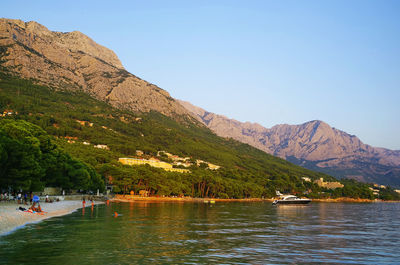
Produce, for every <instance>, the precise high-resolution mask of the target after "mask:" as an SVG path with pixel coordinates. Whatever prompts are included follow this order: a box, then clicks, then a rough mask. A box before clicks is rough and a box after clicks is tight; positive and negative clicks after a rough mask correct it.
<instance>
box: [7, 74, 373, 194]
mask: <svg viewBox="0 0 400 265" xmlns="http://www.w3.org/2000/svg"><path fill="white" fill-rule="evenodd" d="M0 79H1V80H0V111H4V110H11V111H12V112H13V113H14V114H12V115H10V116H7V117H3V118H2V119H12V120H16V121H19V120H25V121H28V122H30V123H33V124H36V125H38V126H40V127H41V128H42V129H43V130H44V131H46V132H47V133H48V134H50V135H52V136H54V137H53V139H54V141H55V142H56V143H57V145H58V146H60V147H61V148H62V150H63V151H62V152H64V154H65V155H66V154H67V153H68V154H70V155H71V157H73V158H71V157H70V159H71V160H73V161H75V162H76V163H80V164H81V165H84V166H86V168H87V170H88V171H87V172H88V173H89V175H90V174H94V173H90V172H89V171H90V169H91V168H93V169H95V171H96V173H97V174H101V175H102V177H103V178H104V179H105V180H106V182H108V181H111V183H112V184H113V189H114V191H115V192H129V191H130V190H133V191H135V192H137V191H139V190H142V189H145V190H147V191H148V192H150V193H151V194H154V195H188V196H195V197H221V198H246V197H262V196H264V197H272V196H274V195H275V191H276V190H279V191H281V192H290V193H297V194H309V196H311V197H321V196H339V192H341V195H343V196H351V197H355V198H357V197H363V198H372V197H373V195H372V193H371V191H370V190H369V189H368V186H367V185H364V184H360V183H353V184H351V187H352V188H354V187H357V188H356V189H354V192H351V193H349V192H348V188H346V186H347V185H346V184H345V185H346V186H345V188H343V189H340V190H336V191H333V190H324V189H322V188H320V187H318V186H317V185H316V184H314V183H312V182H306V181H303V179H302V177H307V178H310V179H311V180H314V179H317V178H320V177H323V178H324V179H325V180H334V178H332V177H330V176H328V175H325V174H323V173H318V172H313V171H310V170H306V169H304V168H302V167H299V166H295V165H293V164H291V163H289V162H287V161H285V160H282V159H280V158H277V157H274V156H271V155H268V154H266V153H264V152H262V151H260V150H258V149H255V148H253V147H250V146H249V145H246V144H242V143H239V142H238V141H235V140H232V139H224V138H221V137H218V136H216V135H215V134H213V133H212V132H211V131H210V130H209V129H207V128H205V127H204V126H202V125H200V124H198V123H197V122H195V121H194V120H193V119H192V118H190V117H176V120H179V121H180V122H177V121H176V120H174V119H171V118H168V117H165V116H163V115H161V114H159V113H146V114H143V113H132V112H129V111H124V110H119V109H116V108H113V107H111V106H110V105H108V104H107V103H105V102H101V101H98V100H96V99H93V98H91V97H90V96H88V95H87V94H85V93H83V92H79V91H76V92H71V91H59V90H55V89H51V88H47V87H43V86H38V85H33V84H32V83H31V82H30V81H27V80H23V79H19V78H15V77H11V76H9V75H6V74H5V73H0ZM16 112H18V114H15V113H16ZM78 121H87V123H85V124H84V125H82V123H79V122H78ZM91 123H93V124H92V125H91ZM68 141H69V142H68ZM83 142H87V143H90V144H89V145H87V144H83ZM97 144H102V145H107V146H108V148H109V150H104V149H98V148H94V146H93V145H97ZM57 150H59V149H57ZM136 150H142V151H143V152H144V153H145V155H144V157H151V156H155V155H156V153H157V151H159V150H165V151H167V152H170V153H173V154H176V155H179V156H182V157H187V156H190V157H192V158H193V159H202V160H205V161H208V162H211V163H213V164H216V165H220V166H221V169H219V170H216V171H211V170H208V169H204V168H198V167H192V168H191V171H192V173H190V174H181V173H175V172H166V171H164V170H161V169H157V168H152V167H150V166H140V167H129V166H124V165H122V164H120V163H118V162H117V160H118V158H119V157H126V156H134V155H135V153H136ZM77 161H81V162H77ZM53 168H54V170H55V168H58V166H54V167H53ZM3 175H4V174H3ZM52 176H53V177H54V178H55V179H57V177H56V175H54V174H53V173H51V174H49V175H47V177H41V179H42V180H45V181H44V182H42V184H45V185H47V184H51V185H61V184H59V182H57V181H55V180H54V181H53V182H51V180H50V179H51V178H52ZM8 178H11V177H10V176H9V177H8ZM1 183H3V182H1ZM6 184H7V183H6ZM2 187H4V184H2ZM82 188H83V189H87V188H88V186H82ZM89 188H90V187H89Z"/></svg>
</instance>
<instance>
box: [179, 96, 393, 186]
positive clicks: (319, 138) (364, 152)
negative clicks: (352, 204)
mask: <svg viewBox="0 0 400 265" xmlns="http://www.w3.org/2000/svg"><path fill="white" fill-rule="evenodd" d="M179 102H180V103H181V104H182V105H183V106H184V107H186V108H187V109H188V110H189V111H191V112H192V114H193V116H194V117H195V118H196V119H197V120H199V121H200V122H202V123H203V124H204V125H206V126H207V127H209V128H210V129H211V130H212V131H214V132H215V133H216V134H217V135H219V136H222V137H231V138H233V139H236V140H239V141H241V142H244V143H247V144H250V145H252V146H254V147H256V148H258V149H260V150H263V151H265V152H267V153H269V154H272V155H276V156H279V157H281V158H284V159H287V160H289V161H290V162H294V163H295V164H298V165H302V166H305V167H307V168H309V169H313V170H319V171H322V172H325V173H329V174H332V175H334V176H336V177H348V178H355V179H357V180H361V181H365V182H378V183H383V184H392V185H400V151H399V150H390V149H386V148H381V147H372V146H370V145H367V144H364V143H363V142H362V141H361V140H360V139H359V138H358V137H357V136H355V135H351V134H348V133H346V132H344V131H341V130H339V129H336V128H333V127H331V126H329V125H328V124H327V123H325V122H323V121H320V120H313V121H309V122H305V123H303V124H299V125H289V124H279V125H275V126H273V127H271V128H265V127H263V126H261V125H259V124H257V123H250V122H239V121H236V120H234V119H229V118H227V117H225V116H222V115H218V114H214V113H211V112H208V111H206V110H204V109H202V108H200V107H197V106H194V105H192V104H190V103H189V102H185V101H179Z"/></svg>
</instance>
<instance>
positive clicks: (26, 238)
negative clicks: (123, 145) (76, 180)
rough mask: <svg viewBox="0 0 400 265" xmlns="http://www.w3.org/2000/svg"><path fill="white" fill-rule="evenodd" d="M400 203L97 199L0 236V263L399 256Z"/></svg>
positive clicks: (377, 260) (386, 259)
mask: <svg viewBox="0 0 400 265" xmlns="http://www.w3.org/2000/svg"><path fill="white" fill-rule="evenodd" d="M399 210H400V204H397V203H393V204H384V203H374V204H344V203H330V204H328V203H312V204H311V205H307V206H278V207H275V206H271V204H270V203H267V202H265V203H263V202H253V203H216V204H215V205H210V204H203V203H150V202H135V203H111V204H110V205H109V206H106V205H96V206H94V207H93V209H91V208H87V209H86V210H85V211H82V210H80V211H78V212H76V213H73V214H71V215H68V216H64V217H57V218H52V219H49V220H46V221H44V222H42V223H39V224H34V225H28V226H26V227H25V228H23V229H20V230H18V231H16V232H15V233H12V234H10V235H7V236H3V237H0V257H1V258H0V264H19V263H24V264H134V263H136V264H153V263H163V264H176V263H193V264H199V263H200V264H210V263H228V264H246V263H247V264H248V263H250V264H299V263H300V264H313V263H315V264H321V263H323V264H346V263H352V264H396V263H397V262H398V260H400V254H399V252H398V249H399V248H400V243H399V241H398V236H399V234H398V231H399V228H400V221H399ZM114 212H117V213H118V214H119V215H118V217H115V216H114ZM397 264H398V263H397Z"/></svg>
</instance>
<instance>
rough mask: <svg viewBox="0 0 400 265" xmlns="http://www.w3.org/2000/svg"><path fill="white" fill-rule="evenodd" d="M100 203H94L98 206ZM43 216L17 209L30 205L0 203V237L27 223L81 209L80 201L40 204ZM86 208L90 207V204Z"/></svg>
mask: <svg viewBox="0 0 400 265" xmlns="http://www.w3.org/2000/svg"><path fill="white" fill-rule="evenodd" d="M99 203H100V202H95V204H99ZM40 205H41V207H42V210H43V212H44V213H43V214H36V213H29V212H24V211H20V210H18V208H19V207H20V206H21V207H24V208H29V207H30V205H24V204H17V203H15V202H0V236H1V235H4V234H7V233H10V232H12V231H14V230H15V229H17V228H19V227H22V226H24V225H26V224H29V223H36V222H40V221H42V220H44V219H47V218H51V217H55V216H62V215H66V214H69V213H72V212H74V211H76V210H77V209H79V208H82V201H59V202H53V203H45V202H43V203H41V204H40ZM86 207H91V204H90V202H87V203H86Z"/></svg>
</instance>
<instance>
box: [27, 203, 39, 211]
mask: <svg viewBox="0 0 400 265" xmlns="http://www.w3.org/2000/svg"><path fill="white" fill-rule="evenodd" d="M35 205H36V202H33V204H32V206H31V207H30V208H29V209H30V210H32V211H33V212H37V213H41V212H42V207H40V203H39V202H38V207H35Z"/></svg>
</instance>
